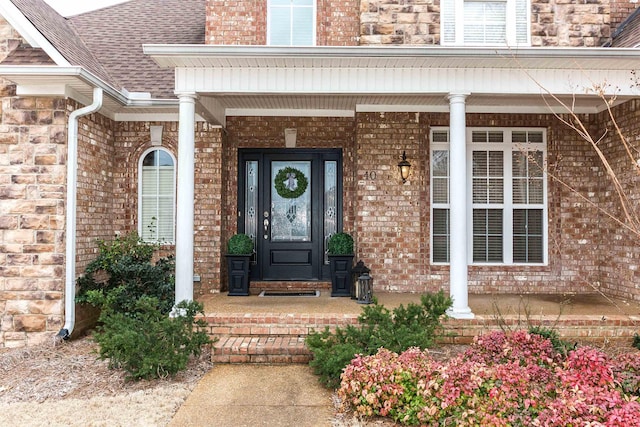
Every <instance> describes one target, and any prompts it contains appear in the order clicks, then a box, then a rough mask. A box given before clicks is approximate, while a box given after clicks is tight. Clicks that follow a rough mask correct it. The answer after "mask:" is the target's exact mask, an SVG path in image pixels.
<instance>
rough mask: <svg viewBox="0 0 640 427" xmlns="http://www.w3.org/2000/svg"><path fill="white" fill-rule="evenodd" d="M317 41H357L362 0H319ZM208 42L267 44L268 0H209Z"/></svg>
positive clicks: (345, 43) (320, 43)
mask: <svg viewBox="0 0 640 427" xmlns="http://www.w3.org/2000/svg"><path fill="white" fill-rule="evenodd" d="M316 7H317V15H316V16H317V23H316V44H317V45H318V46H353V45H357V44H358V16H359V0H317V6H316ZM205 43H206V44H212V45H225V44H226V45H266V44H267V0H252V1H246V0H236V1H226V0H209V1H208V2H207V23H206V35H205Z"/></svg>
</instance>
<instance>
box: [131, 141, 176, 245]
mask: <svg viewBox="0 0 640 427" xmlns="http://www.w3.org/2000/svg"><path fill="white" fill-rule="evenodd" d="M139 171H140V175H139V176H140V178H139V179H140V185H139V206H140V211H139V221H138V232H139V233H140V237H141V238H142V239H143V240H144V241H150V242H166V243H170V242H173V241H174V240H175V235H174V230H175V160H174V158H173V156H172V155H171V154H170V153H169V152H168V151H166V150H164V149H157V148H154V149H151V150H149V151H147V152H145V154H143V155H142V158H141V159H140V168H139Z"/></svg>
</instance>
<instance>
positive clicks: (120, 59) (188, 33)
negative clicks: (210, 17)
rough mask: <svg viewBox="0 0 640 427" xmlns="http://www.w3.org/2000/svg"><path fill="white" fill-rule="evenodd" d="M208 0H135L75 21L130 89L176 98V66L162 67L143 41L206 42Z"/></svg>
mask: <svg viewBox="0 0 640 427" xmlns="http://www.w3.org/2000/svg"><path fill="white" fill-rule="evenodd" d="M205 20H206V1H205V0H131V1H129V2H126V3H121V4H118V5H114V6H111V7H107V8H104V9H100V10H97V11H94V12H88V13H85V14H81V15H77V16H73V17H71V18H70V21H71V23H72V25H73V27H74V28H75V30H76V32H77V33H78V34H79V35H80V36H81V37H82V39H83V40H84V43H85V44H86V45H87V46H88V47H89V49H90V50H91V52H92V53H93V55H94V56H95V57H96V58H97V59H98V60H99V61H100V63H101V64H102V65H103V66H104V67H105V68H106V69H107V70H108V72H109V74H110V75H111V76H112V77H113V78H114V79H115V81H117V82H118V86H119V87H121V88H125V89H126V90H128V91H129V92H151V95H152V96H153V97H154V98H175V94H174V89H175V77H174V71H173V70H170V69H169V70H167V69H161V68H160V67H159V66H158V65H157V64H156V63H155V62H154V61H153V59H151V58H150V57H148V56H146V55H144V53H143V52H142V45H143V44H154V43H157V44H204V39H205Z"/></svg>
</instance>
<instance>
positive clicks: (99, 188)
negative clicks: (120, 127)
mask: <svg viewBox="0 0 640 427" xmlns="http://www.w3.org/2000/svg"><path fill="white" fill-rule="evenodd" d="M81 107H82V105H80V104H78V103H76V102H69V103H68V104H67V113H71V112H72V111H74V110H77V109H78V108H81ZM113 128H114V122H113V121H112V120H110V119H108V118H106V117H104V116H102V115H100V114H97V113H94V114H90V115H88V116H84V117H81V118H80V120H79V122H78V185H77V212H76V263H77V264H76V272H77V273H78V274H81V273H82V272H83V271H84V268H85V267H86V266H87V264H88V263H89V262H90V261H92V260H93V259H94V258H95V257H96V256H97V254H98V247H97V245H96V240H97V239H106V240H110V239H112V238H113V236H114V234H115V231H116V229H115V221H114V211H113V200H114V195H115V192H114V186H113V170H114V162H115V157H116V150H115V147H114V146H113Z"/></svg>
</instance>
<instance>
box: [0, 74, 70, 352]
mask: <svg viewBox="0 0 640 427" xmlns="http://www.w3.org/2000/svg"><path fill="white" fill-rule="evenodd" d="M1 96H2V111H1V114H2V124H1V125H0V316H1V323H0V346H3V345H4V346H6V347H16V346H22V345H25V344H27V343H28V344H35V343H38V342H41V341H44V340H45V339H47V338H50V337H51V335H52V334H54V333H55V332H57V330H58V329H59V328H60V327H61V326H62V320H63V317H62V314H63V304H62V298H63V289H64V228H65V224H64V222H65V199H64V198H65V173H66V167H65V159H66V133H65V122H66V117H65V115H66V113H65V102H64V100H61V99H52V98H20V97H17V96H15V87H14V86H3V87H2V91H1Z"/></svg>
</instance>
